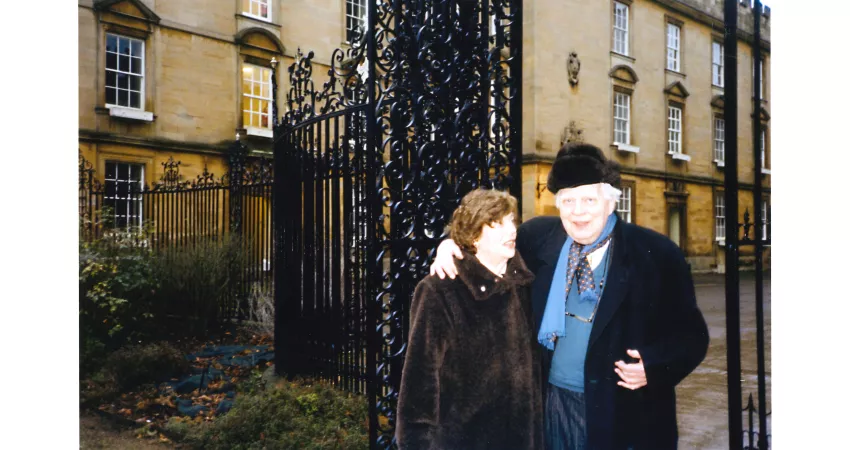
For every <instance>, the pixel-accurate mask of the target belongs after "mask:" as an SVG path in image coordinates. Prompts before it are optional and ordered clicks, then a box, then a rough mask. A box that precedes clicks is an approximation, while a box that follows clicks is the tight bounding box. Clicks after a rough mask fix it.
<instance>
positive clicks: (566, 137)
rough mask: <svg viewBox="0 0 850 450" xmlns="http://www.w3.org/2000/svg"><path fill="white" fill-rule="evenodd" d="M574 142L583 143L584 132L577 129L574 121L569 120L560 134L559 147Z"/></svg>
mask: <svg viewBox="0 0 850 450" xmlns="http://www.w3.org/2000/svg"><path fill="white" fill-rule="evenodd" d="M574 142H576V143H578V142H584V130H582V129H581V128H579V127H578V124H576V121H575V120H571V121H570V123H569V125H567V126H566V127H564V131H563V132H562V133H561V145H562V146H563V145H564V144H566V143H574Z"/></svg>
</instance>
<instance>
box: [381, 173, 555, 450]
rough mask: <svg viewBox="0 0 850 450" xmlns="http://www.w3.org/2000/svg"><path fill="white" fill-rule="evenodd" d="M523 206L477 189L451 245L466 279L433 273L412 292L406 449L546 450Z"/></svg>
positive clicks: (402, 405) (459, 213) (401, 426)
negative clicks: (522, 249)
mask: <svg viewBox="0 0 850 450" xmlns="http://www.w3.org/2000/svg"><path fill="white" fill-rule="evenodd" d="M516 215H517V202H516V199H515V198H513V197H512V196H510V195H509V194H507V193H505V192H499V191H495V190H484V189H478V190H475V191H472V192H470V193H469V194H468V195H466V196H465V197H464V198H463V200H462V201H461V204H460V206H459V207H458V208H457V210H456V211H455V212H454V215H453V216H452V220H451V238H452V239H453V240H454V241H455V242H456V243H457V244H458V245H459V246H460V247H461V249H462V250H463V251H464V256H465V257H464V258H463V259H457V260H456V261H455V262H456V265H457V269H458V276H457V277H455V279H449V278H446V279H443V280H441V279H440V278H438V277H436V276H433V275H431V276H428V277H426V278H425V279H423V280H422V281H421V282H420V283H419V285H418V286H416V291H415V293H414V294H413V301H412V304H411V326H410V336H409V338H408V347H407V355H406V360H405V364H404V370H403V371H402V376H401V391H400V392H399V400H398V423H397V427H396V438H397V440H398V444H399V447H400V448H401V449H403V450H405V449H420V448H429V449H511V450H518V449H533V448H541V447H542V445H543V444H542V405H541V404H542V396H541V393H540V382H539V376H538V374H539V368H538V366H537V363H536V362H535V361H536V358H535V356H534V352H535V351H537V346H536V345H534V344H535V339H536V335H535V333H534V330H533V327H532V318H531V304H530V301H529V290H528V286H529V285H530V283H531V281H532V280H533V279H534V275H532V274H531V272H529V270H528V269H527V268H526V266H525V263H524V262H523V260H522V258H521V257H520V256H519V254H518V253H516V248H515V247H516V242H515V241H516V223H515V221H516Z"/></svg>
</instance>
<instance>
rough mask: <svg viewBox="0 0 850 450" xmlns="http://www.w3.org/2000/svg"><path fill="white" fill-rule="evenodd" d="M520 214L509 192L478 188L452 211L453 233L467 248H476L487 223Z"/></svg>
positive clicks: (451, 236) (465, 248) (451, 225)
mask: <svg viewBox="0 0 850 450" xmlns="http://www.w3.org/2000/svg"><path fill="white" fill-rule="evenodd" d="M511 213H513V215H514V222H516V217H517V201H516V198H514V197H513V196H512V195H511V194H508V193H507V192H502V191H497V190H495V189H476V190H474V191H472V192H470V193H468V194H466V195H465V196H464V197H463V199H462V200H461V201H460V206H458V207H457V209H455V212H454V214H452V220H451V224H450V231H449V237H450V238H451V239H452V240H453V241H454V242H455V244H457V245H458V247H460V248H461V249H463V250H466V251H468V252H475V246H474V245H473V243H474V242H475V241H477V240H478V238H479V237H481V232H482V231H483V230H484V225H490V224H493V223H496V222H501V221H502V219H504V218H505V216H507V215H508V214H511Z"/></svg>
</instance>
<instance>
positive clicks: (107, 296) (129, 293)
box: [79, 229, 158, 367]
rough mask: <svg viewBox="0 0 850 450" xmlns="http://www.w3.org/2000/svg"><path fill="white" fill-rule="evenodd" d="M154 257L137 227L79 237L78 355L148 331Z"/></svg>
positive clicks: (111, 346)
mask: <svg viewBox="0 0 850 450" xmlns="http://www.w3.org/2000/svg"><path fill="white" fill-rule="evenodd" d="M152 261H153V254H152V252H151V250H150V249H149V248H148V247H147V245H146V241H145V240H144V232H143V231H142V230H140V229H130V230H116V231H110V232H108V233H106V234H105V235H104V237H102V238H100V239H97V240H95V241H93V242H85V241H81V242H80V249H79V283H80V315H79V319H80V338H81V339H80V340H81V346H80V351H81V357H86V356H96V355H95V354H92V353H91V352H90V351H95V353H96V350H97V349H98V348H99V345H100V344H102V345H103V346H104V347H105V348H106V349H107V350H109V349H114V348H118V347H120V346H121V345H124V344H126V343H129V342H136V341H138V340H139V339H142V338H144V337H146V336H148V335H149V334H150V333H149V331H150V328H151V326H152V325H153V321H152V319H153V318H154V316H155V308H154V305H153V299H154V296H155V294H156V291H157V288H158V282H157V280H156V276H155V273H154V270H153V264H152ZM98 342H99V343H100V344H97V343H98ZM81 359H82V358H81ZM86 364H88V363H86ZM86 364H83V365H86ZM81 367H82V365H81Z"/></svg>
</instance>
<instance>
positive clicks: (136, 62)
mask: <svg viewBox="0 0 850 450" xmlns="http://www.w3.org/2000/svg"><path fill="white" fill-rule="evenodd" d="M130 72H133V73H137V74H139V75H141V74H142V59H141V58H130Z"/></svg>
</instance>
